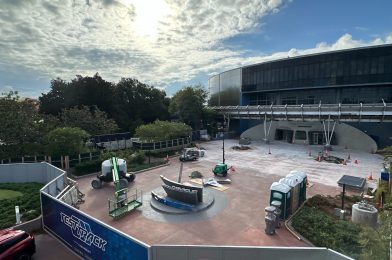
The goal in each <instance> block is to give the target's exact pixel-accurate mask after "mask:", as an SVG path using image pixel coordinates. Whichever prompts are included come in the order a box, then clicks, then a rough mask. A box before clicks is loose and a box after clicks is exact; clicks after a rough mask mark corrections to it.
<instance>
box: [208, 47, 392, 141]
mask: <svg viewBox="0 0 392 260" xmlns="http://www.w3.org/2000/svg"><path fill="white" fill-rule="evenodd" d="M209 90H210V105H211V106H229V105H243V106H246V105H271V104H274V105H286V104H287V105H301V104H304V105H306V104H319V103H320V102H321V103H322V104H339V103H341V104H359V103H382V102H383V101H384V102H385V103H392V45H390V44H388V45H379V46H372V47H363V48H356V49H348V50H340V51H333V52H325V53H318V54H312V55H306V56H298V57H292V58H291V57H288V58H285V59H280V60H274V61H268V62H264V63H260V64H255V65H250V66H245V67H241V68H237V69H234V70H230V71H226V72H223V73H220V74H218V75H215V76H213V77H211V78H210V79H209ZM257 124H260V122H257V121H252V120H241V122H240V132H244V131H245V130H247V129H249V128H251V127H253V126H255V125H257ZM286 125H287V124H286ZM288 125H289V124H288ZM350 125H351V126H353V127H355V128H357V129H359V130H361V131H362V132H364V133H366V134H367V135H368V136H370V137H371V138H372V139H373V140H374V141H375V143H376V144H377V145H378V146H379V147H383V146H386V145H392V125H391V124H390V123H385V124H375V123H363V122H361V123H358V124H356V123H350ZM272 134H276V133H272ZM293 135H294V136H295V134H293ZM275 137H276V136H275ZM311 139H312V137H309V136H307V139H306V140H307V142H308V143H311V141H312V140H311ZM320 142H322V141H320ZM336 142H337V144H340V143H341V142H339V140H337V141H336Z"/></svg>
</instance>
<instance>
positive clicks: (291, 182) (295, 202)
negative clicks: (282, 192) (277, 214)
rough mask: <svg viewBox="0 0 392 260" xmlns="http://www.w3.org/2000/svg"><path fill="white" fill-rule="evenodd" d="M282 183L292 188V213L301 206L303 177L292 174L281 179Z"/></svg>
mask: <svg viewBox="0 0 392 260" xmlns="http://www.w3.org/2000/svg"><path fill="white" fill-rule="evenodd" d="M279 182H280V183H284V184H286V185H287V186H289V187H290V188H291V198H290V202H291V203H290V206H291V207H290V208H289V212H290V214H292V213H293V212H295V211H296V210H297V209H298V207H299V187H300V184H301V182H302V179H300V178H299V176H297V175H291V176H289V177H285V178H282V179H280V180H279Z"/></svg>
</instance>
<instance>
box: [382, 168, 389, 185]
mask: <svg viewBox="0 0 392 260" xmlns="http://www.w3.org/2000/svg"><path fill="white" fill-rule="evenodd" d="M389 175H390V174H389V172H388V170H387V169H386V168H385V166H384V167H383V168H382V169H381V180H382V181H386V182H389V178H390V176H389Z"/></svg>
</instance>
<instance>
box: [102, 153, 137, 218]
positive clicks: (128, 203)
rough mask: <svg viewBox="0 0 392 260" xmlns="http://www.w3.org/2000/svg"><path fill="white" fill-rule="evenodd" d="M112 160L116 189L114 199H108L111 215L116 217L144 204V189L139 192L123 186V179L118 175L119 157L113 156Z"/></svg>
mask: <svg viewBox="0 0 392 260" xmlns="http://www.w3.org/2000/svg"><path fill="white" fill-rule="evenodd" d="M110 161H111V164H112V174H113V183H114V185H115V187H116V191H115V192H114V199H108V203H109V204H108V207H109V216H111V217H113V218H115V219H116V218H119V217H122V216H124V215H125V214H127V213H129V212H131V211H132V210H134V209H136V208H138V207H140V206H142V205H143V197H142V191H139V192H138V191H137V189H132V190H131V191H129V190H128V188H123V185H122V184H121V179H120V178H119V175H118V164H117V158H116V157H112V158H111V159H110Z"/></svg>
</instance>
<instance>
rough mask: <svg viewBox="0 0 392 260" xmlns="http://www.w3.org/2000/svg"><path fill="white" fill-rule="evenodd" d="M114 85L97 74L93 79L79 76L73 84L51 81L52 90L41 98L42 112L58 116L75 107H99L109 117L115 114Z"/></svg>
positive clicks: (60, 80) (56, 80)
mask: <svg viewBox="0 0 392 260" xmlns="http://www.w3.org/2000/svg"><path fill="white" fill-rule="evenodd" d="M114 88H115V86H114V84H113V83H111V82H108V81H106V80H104V79H102V77H101V76H100V75H99V74H98V73H96V74H95V75H94V76H93V77H82V76H80V75H77V76H76V78H75V79H73V80H72V81H71V82H66V81H64V80H62V79H60V78H57V79H54V80H52V81H51V90H50V91H49V92H48V93H46V94H42V96H41V97H39V101H40V112H41V113H45V114H52V115H58V114H59V113H60V112H61V111H62V110H63V109H67V108H72V107H75V106H78V107H81V106H88V107H93V106H97V107H98V108H99V109H100V110H102V111H105V112H106V113H108V114H109V116H113V114H115V111H114V104H115V102H116V100H115V97H114Z"/></svg>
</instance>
